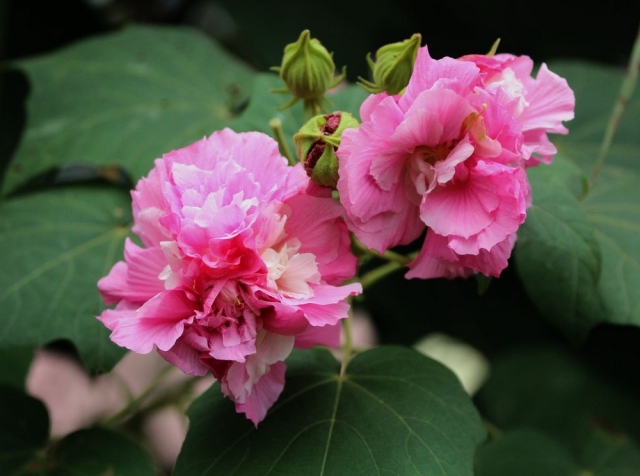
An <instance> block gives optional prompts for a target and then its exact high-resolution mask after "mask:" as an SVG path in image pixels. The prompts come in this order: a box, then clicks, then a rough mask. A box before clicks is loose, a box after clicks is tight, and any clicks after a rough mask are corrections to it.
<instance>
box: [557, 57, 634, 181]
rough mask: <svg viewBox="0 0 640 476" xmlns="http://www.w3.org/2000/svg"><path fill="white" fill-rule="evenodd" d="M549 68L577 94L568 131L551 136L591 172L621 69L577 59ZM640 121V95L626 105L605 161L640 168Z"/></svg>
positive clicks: (618, 88)
mask: <svg viewBox="0 0 640 476" xmlns="http://www.w3.org/2000/svg"><path fill="white" fill-rule="evenodd" d="M550 68H551V69H552V70H553V71H554V72H556V73H558V74H559V75H561V76H562V77H564V78H566V79H567V81H568V82H569V86H571V88H572V89H573V91H574V93H575V95H576V110H575V112H576V117H575V119H574V120H572V121H571V122H569V123H567V127H568V129H569V134H568V135H566V136H553V137H552V140H553V142H554V144H556V146H557V147H558V149H559V150H560V152H561V153H562V154H563V155H565V156H567V157H569V158H571V159H572V160H573V161H575V162H576V163H578V164H579V165H580V166H582V167H583V168H584V170H585V171H586V172H587V173H589V174H590V173H591V170H592V168H593V165H594V164H595V161H596V157H597V155H598V151H599V149H600V144H601V143H602V139H603V137H604V132H605V130H606V128H607V124H608V123H609V117H610V116H611V111H612V110H613V105H614V104H615V102H616V101H617V100H618V93H619V90H620V85H621V84H622V78H623V76H624V69H623V68H615V67H611V66H603V65H597V64H593V63H585V62H579V61H564V62H557V63H552V64H550ZM639 122H640V94H637V93H636V94H635V95H634V97H632V98H631V100H630V101H629V102H628V104H627V109H626V112H625V115H624V116H623V118H622V120H621V121H620V123H619V125H618V129H617V131H616V135H615V136H614V141H613V144H612V146H611V148H610V150H609V152H608V154H607V159H606V162H607V163H609V164H612V165H623V166H627V167H630V168H633V169H635V170H637V171H640V160H638V158H639V157H638V156H639V152H640V150H639V146H640V144H639V141H638V133H637V125H638V123H639Z"/></svg>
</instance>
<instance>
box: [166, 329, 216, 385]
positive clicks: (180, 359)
mask: <svg viewBox="0 0 640 476" xmlns="http://www.w3.org/2000/svg"><path fill="white" fill-rule="evenodd" d="M158 352H159V353H160V355H161V356H162V357H163V358H164V359H165V360H166V361H167V362H169V363H170V364H173V365H175V366H176V367H178V368H179V369H180V370H182V371H183V372H184V373H186V374H188V375H197V376H200V377H202V376H204V375H206V374H207V373H208V372H209V368H208V367H207V366H205V365H204V364H202V362H201V361H200V352H198V351H197V350H196V349H195V348H193V347H192V346H191V345H189V344H188V343H186V342H185V341H184V339H183V338H182V337H180V338H178V340H176V342H175V344H174V345H173V347H171V348H170V349H169V350H158Z"/></svg>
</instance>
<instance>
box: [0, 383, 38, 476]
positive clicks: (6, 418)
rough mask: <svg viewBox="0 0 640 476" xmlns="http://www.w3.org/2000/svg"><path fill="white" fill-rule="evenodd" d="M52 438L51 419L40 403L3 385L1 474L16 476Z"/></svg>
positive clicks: (0, 402) (0, 394)
mask: <svg viewBox="0 0 640 476" xmlns="http://www.w3.org/2000/svg"><path fill="white" fill-rule="evenodd" d="M48 438H49V416H48V415H47V410H46V408H45V407H44V405H43V404H42V403H41V402H40V400H36V399H35V398H33V397H30V396H28V395H27V394H25V393H24V392H22V391H20V390H17V389H14V388H11V387H7V386H3V385H0V474H3V475H7V476H10V475H12V474H15V472H16V471H17V470H19V469H20V468H21V467H23V466H24V465H25V464H27V463H28V462H29V461H30V460H32V459H33V458H34V457H35V456H36V453H37V451H38V450H40V449H42V448H43V447H44V445H45V443H46V442H47V439H48Z"/></svg>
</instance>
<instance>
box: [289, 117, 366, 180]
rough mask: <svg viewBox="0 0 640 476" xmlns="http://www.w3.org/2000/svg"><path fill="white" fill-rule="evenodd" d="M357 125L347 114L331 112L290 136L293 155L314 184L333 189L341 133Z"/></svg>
mask: <svg viewBox="0 0 640 476" xmlns="http://www.w3.org/2000/svg"><path fill="white" fill-rule="evenodd" d="M358 127H359V124H358V121H357V120H356V119H355V118H354V117H353V116H352V115H351V114H349V113H347V112H339V111H338V112H334V113H332V114H326V115H324V116H322V115H320V116H315V117H313V118H311V120H309V121H308V122H307V123H306V124H305V125H304V126H302V128H301V129H300V131H298V133H297V134H295V135H294V136H293V141H294V143H295V146H296V153H297V154H298V157H299V158H300V161H301V162H302V163H303V164H304V169H305V170H306V172H307V175H309V177H311V180H313V182H314V183H316V184H318V185H322V186H324V187H331V188H335V186H336V184H337V183H338V157H337V155H336V151H337V150H338V147H340V141H341V139H342V133H343V132H344V130H345V129H348V128H358Z"/></svg>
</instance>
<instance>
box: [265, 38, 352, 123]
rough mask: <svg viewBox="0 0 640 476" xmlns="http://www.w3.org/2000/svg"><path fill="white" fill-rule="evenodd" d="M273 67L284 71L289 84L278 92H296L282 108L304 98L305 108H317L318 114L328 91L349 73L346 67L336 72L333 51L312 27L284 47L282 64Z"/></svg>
mask: <svg viewBox="0 0 640 476" xmlns="http://www.w3.org/2000/svg"><path fill="white" fill-rule="evenodd" d="M271 69H272V70H274V71H277V72H278V73H279V74H280V77H281V78H282V80H283V81H284V83H285V85H286V89H283V90H277V92H289V93H291V94H292V95H293V98H292V99H291V100H290V101H289V102H287V103H286V104H284V105H283V106H282V107H281V109H285V108H287V107H289V106H292V105H293V104H295V103H296V102H297V101H298V100H299V99H303V100H304V102H305V109H308V110H311V111H314V113H315V114H317V111H319V110H320V103H321V100H322V99H323V97H324V93H325V92H326V91H327V90H329V89H331V88H333V87H335V86H337V85H338V84H339V83H340V82H341V81H342V80H343V79H344V77H345V71H344V69H343V71H342V74H340V75H339V76H335V69H336V66H335V64H334V63H333V57H332V54H331V53H329V52H328V51H327V49H326V48H325V47H324V46H322V43H320V41H318V40H317V39H315V38H311V34H310V33H309V30H304V31H303V32H302V33H301V34H300V38H298V41H296V42H295V43H290V44H288V45H287V46H286V47H285V48H284V56H283V58H282V64H281V65H280V67H274V68H271Z"/></svg>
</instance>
